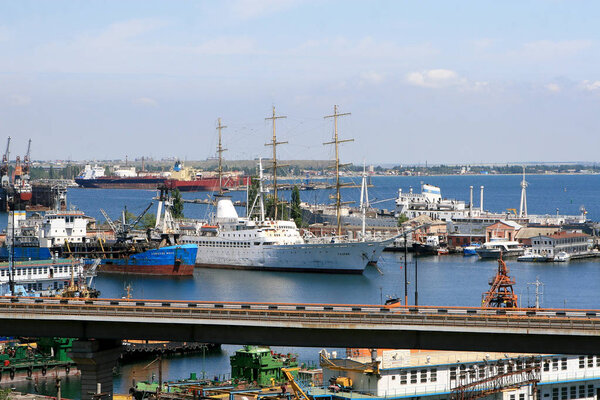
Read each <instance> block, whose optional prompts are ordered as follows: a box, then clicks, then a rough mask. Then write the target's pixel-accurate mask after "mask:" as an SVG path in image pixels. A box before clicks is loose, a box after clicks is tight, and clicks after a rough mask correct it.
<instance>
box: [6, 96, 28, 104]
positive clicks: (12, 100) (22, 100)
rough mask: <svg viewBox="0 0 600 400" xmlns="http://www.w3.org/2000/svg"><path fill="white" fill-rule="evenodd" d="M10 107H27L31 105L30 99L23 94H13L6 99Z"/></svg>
mask: <svg viewBox="0 0 600 400" xmlns="http://www.w3.org/2000/svg"><path fill="white" fill-rule="evenodd" d="M8 103H9V104H10V105H11V106H28V105H29V104H31V97H29V96H27V95H24V94H13V95H12V96H10V97H9V98H8Z"/></svg>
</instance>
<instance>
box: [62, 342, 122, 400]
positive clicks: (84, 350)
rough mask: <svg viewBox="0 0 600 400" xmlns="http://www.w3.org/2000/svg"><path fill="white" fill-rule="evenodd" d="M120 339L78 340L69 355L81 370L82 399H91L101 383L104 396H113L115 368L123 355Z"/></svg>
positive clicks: (110, 397)
mask: <svg viewBox="0 0 600 400" xmlns="http://www.w3.org/2000/svg"><path fill="white" fill-rule="evenodd" d="M121 348H122V344H121V341H120V340H118V341H116V340H77V341H75V342H73V348H72V349H71V351H70V353H69V356H70V357H71V359H73V361H74V362H75V363H76V364H77V368H78V369H79V371H80V372H81V399H82V400H91V399H92V398H93V394H94V393H96V392H97V390H98V384H100V390H101V393H105V394H106V395H105V396H104V397H103V398H106V399H112V397H113V368H114V367H115V365H116V363H117V360H118V359H119V357H120V355H121Z"/></svg>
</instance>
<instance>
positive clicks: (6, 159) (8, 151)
mask: <svg viewBox="0 0 600 400" xmlns="http://www.w3.org/2000/svg"><path fill="white" fill-rule="evenodd" d="M9 159H10V136H9V137H8V140H7V141H6V151H5V152H4V156H2V162H3V163H8V160H9Z"/></svg>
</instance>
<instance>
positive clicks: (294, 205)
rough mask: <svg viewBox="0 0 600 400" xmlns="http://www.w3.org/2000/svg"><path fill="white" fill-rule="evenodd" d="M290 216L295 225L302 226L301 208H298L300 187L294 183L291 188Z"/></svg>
mask: <svg viewBox="0 0 600 400" xmlns="http://www.w3.org/2000/svg"><path fill="white" fill-rule="evenodd" d="M290 216H291V217H292V219H293V220H294V222H296V226H298V227H299V228H300V227H302V209H301V208H300V189H298V186H296V185H294V187H293V188H292V201H291V210H290Z"/></svg>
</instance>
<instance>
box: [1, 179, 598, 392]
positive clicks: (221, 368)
mask: <svg viewBox="0 0 600 400" xmlns="http://www.w3.org/2000/svg"><path fill="white" fill-rule="evenodd" d="M520 180H521V178H520V177H519V176H475V177H473V176H451V177H426V178H422V177H381V178H374V179H373V184H374V185H375V187H374V188H372V189H370V196H371V200H372V201H374V200H385V199H391V198H393V197H395V196H396V193H397V189H398V188H399V187H402V188H403V190H408V189H409V187H411V186H412V187H413V188H414V189H415V190H417V191H419V190H420V189H419V187H420V182H421V181H424V182H425V183H431V184H434V185H438V186H440V187H441V188H442V194H443V195H444V197H448V198H457V199H462V200H467V201H468V196H469V185H473V186H474V187H475V188H476V190H475V195H474V198H475V199H476V200H475V205H478V204H479V190H478V188H479V186H480V185H484V186H485V199H484V208H485V209H488V210H493V211H504V210H506V209H507V208H518V205H519V199H520V186H519V183H520ZM527 180H528V182H529V187H528V205H529V212H530V213H555V212H556V209H557V208H558V209H559V210H560V212H561V213H566V214H577V213H578V212H579V208H580V206H581V205H585V207H586V209H587V210H588V216H589V217H590V218H591V219H593V220H599V219H600V202H598V201H597V199H598V198H599V197H598V196H599V194H600V184H599V183H600V176H595V175H594V176H583V175H573V176H567V175H560V176H529V177H528V178H527ZM357 183H360V182H359V181H358V182H357ZM284 193H285V192H284ZM154 194H155V193H154V192H152V191H144V190H102V189H97V190H84V189H70V190H69V202H70V203H72V204H75V205H77V206H78V207H79V208H80V209H81V210H83V211H85V212H86V213H88V214H89V215H92V216H94V217H96V218H98V219H99V220H103V218H102V217H101V214H100V212H99V209H100V208H103V209H105V210H106V211H107V212H108V213H109V214H110V215H111V216H117V215H118V214H119V211H120V209H121V208H122V207H123V206H124V205H127V207H128V209H129V210H130V211H131V212H133V213H139V212H141V211H142V210H143V209H144V208H145V207H146V205H147V204H148V203H149V202H150V201H152V197H153V196H154ZM358 195H359V190H358V189H348V190H347V191H346V192H345V199H352V200H358ZM183 196H184V198H187V199H193V198H201V197H203V196H206V194H204V193H184V194H183ZM301 196H302V198H303V200H306V201H311V202H314V201H315V200H316V201H318V202H325V201H326V198H327V193H326V192H325V191H306V192H302V193H301ZM233 197H234V199H240V200H241V199H244V198H245V193H234V194H233ZM378 206H379V207H381V208H388V209H393V201H387V202H382V203H379V204H378ZM154 209H155V208H154ZM239 211H240V213H242V212H243V210H242V209H240V210H239ZM208 213H209V210H208V208H207V207H206V206H203V205H186V208H185V214H186V216H187V217H195V218H206V217H207V216H208ZM2 219H3V220H6V218H2ZM403 264H404V260H403V257H402V255H401V254H391V253H385V254H384V256H383V258H382V260H381V262H380V264H379V268H380V270H381V273H380V272H378V271H377V269H375V268H373V267H368V268H367V270H366V271H365V273H364V274H363V275H360V276H351V275H327V274H309V273H282V272H260V271H232V270H211V269H203V268H197V269H196V271H195V273H194V277H193V278H185V279H157V278H150V277H135V278H131V277H128V276H114V275H113V276H109V277H107V276H99V277H98V278H96V287H97V288H98V289H99V290H100V291H101V292H102V296H103V297H122V296H123V294H124V287H125V286H127V285H128V284H131V285H132V287H133V296H134V297H137V298H160V299H181V300H231V301H235V300H247V301H274V302H319V303H320V302H328V303H366V304H379V303H381V301H382V300H385V298H386V296H388V295H397V296H401V297H403V296H404V270H403ZM496 266H497V264H496V263H495V262H493V261H480V260H478V259H477V257H469V258H466V257H462V256H458V255H452V256H442V257H438V256H434V257H424V258H419V260H418V283H419V288H418V290H419V303H420V304H421V305H456V306H478V305H479V304H480V302H481V294H482V292H484V291H485V290H486V289H487V287H488V280H489V278H490V277H492V276H493V274H494V273H495V269H496ZM509 267H510V269H511V272H510V273H511V275H512V276H514V277H515V279H516V282H517V284H516V287H515V290H516V292H517V294H518V295H519V298H520V301H521V304H522V305H523V306H527V305H529V304H532V303H533V302H534V296H533V292H534V288H533V286H531V285H528V283H530V282H533V281H535V280H536V278H539V280H540V281H542V282H543V283H544V287H543V291H544V296H543V298H542V304H543V305H544V306H546V307H564V306H565V305H566V306H567V307H573V308H600V301H598V299H597V296H598V295H597V293H598V289H597V287H598V283H599V282H600V264H599V263H598V262H595V261H573V262H570V263H567V264H535V263H531V264H529V263H517V262H509ZM408 272H409V282H410V284H409V299H410V302H413V299H414V290H415V285H414V282H415V276H414V274H415V266H414V263H413V260H412V258H410V256H409V268H408ZM238 347H239V346H235V345H227V346H223V350H222V352H221V353H217V354H207V355H198V356H193V357H184V358H183V357H175V358H172V359H170V360H168V361H167V362H166V363H165V373H164V374H165V378H166V379H179V378H185V377H188V376H189V373H190V372H197V373H198V374H201V373H202V371H205V373H206V375H207V376H214V375H217V374H223V373H228V372H229V355H231V354H232V353H233V352H234V351H235V349H237V348H238ZM277 350H278V351H280V352H286V353H287V352H292V351H293V352H298V353H300V359H301V361H304V362H316V360H317V359H318V357H317V351H318V349H299V348H278V349H277ZM146 364H147V362H146V363H139V364H135V365H129V366H125V367H123V368H122V369H121V372H120V375H119V376H118V377H116V378H115V385H116V389H115V390H117V391H121V392H126V391H127V389H128V388H129V386H130V384H131V380H132V379H134V378H135V379H137V380H140V379H147V378H148V377H150V376H151V375H152V373H153V371H154V373H156V369H155V368H154V367H149V368H144V367H145V366H146ZM77 384H78V382H77V380H76V379H71V381H70V383H69V384H67V385H66V387H65V390H66V392H67V394H65V395H69V396H70V397H77V396H78V392H77ZM50 392H51V390H50Z"/></svg>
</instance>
